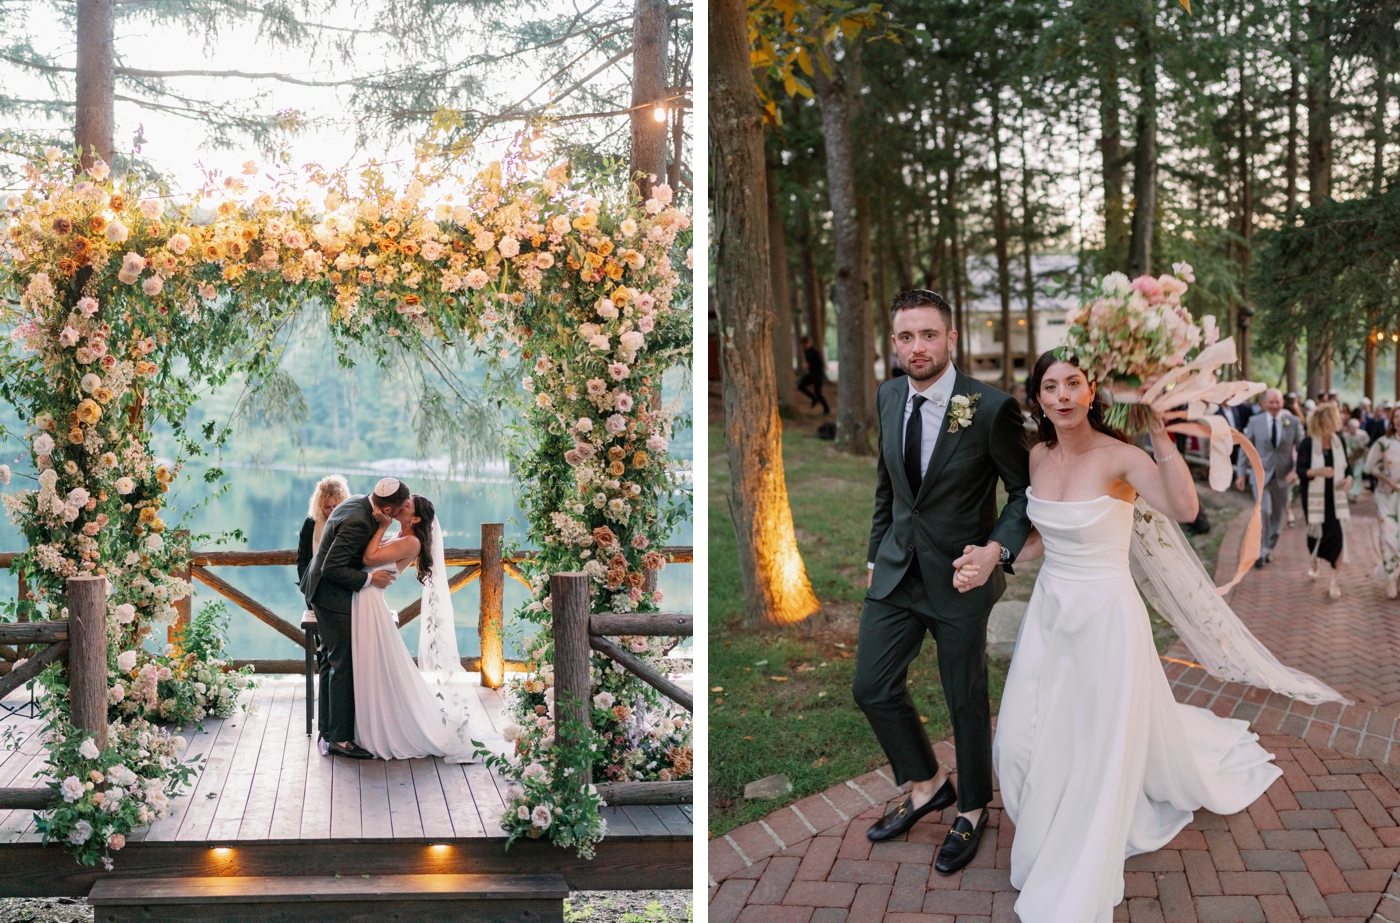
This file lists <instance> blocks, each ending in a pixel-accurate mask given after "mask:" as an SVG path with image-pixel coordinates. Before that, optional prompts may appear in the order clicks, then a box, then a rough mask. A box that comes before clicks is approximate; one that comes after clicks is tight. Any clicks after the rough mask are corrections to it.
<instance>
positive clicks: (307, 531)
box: [297, 474, 350, 583]
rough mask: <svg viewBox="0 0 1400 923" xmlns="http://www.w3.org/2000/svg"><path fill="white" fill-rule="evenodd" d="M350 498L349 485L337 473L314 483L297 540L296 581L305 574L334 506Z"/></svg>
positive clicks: (299, 580) (319, 543)
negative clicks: (309, 503) (304, 519)
mask: <svg viewBox="0 0 1400 923" xmlns="http://www.w3.org/2000/svg"><path fill="white" fill-rule="evenodd" d="M349 499H350V485H349V484H348V483H346V481H345V478H343V477H341V476H340V475H338V474H332V475H328V476H327V477H323V478H321V480H320V481H318V482H317V483H316V489H315V490H313V491H312V492H311V505H310V509H309V510H307V513H306V522H304V523H302V524H301V541H299V542H297V582H298V583H300V582H301V578H302V577H303V576H305V575H306V569H307V568H308V567H310V566H311V559H312V558H314V557H315V556H316V549H317V548H318V547H320V545H321V530H322V529H324V528H325V527H326V520H327V519H329V518H330V515H331V513H333V512H335V508H336V507H337V506H340V504H342V503H344V502H345V501H346V500H349Z"/></svg>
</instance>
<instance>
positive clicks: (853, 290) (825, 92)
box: [720, 48, 875, 455]
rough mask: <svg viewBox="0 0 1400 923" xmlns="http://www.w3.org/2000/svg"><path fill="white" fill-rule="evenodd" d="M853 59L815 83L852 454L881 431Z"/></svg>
mask: <svg viewBox="0 0 1400 923" xmlns="http://www.w3.org/2000/svg"><path fill="white" fill-rule="evenodd" d="M853 57H855V48H851V49H849V50H848V51H847V60H845V61H842V62H839V63H838V62H831V68H832V73H831V74H830V75H828V74H827V73H826V72H825V71H824V70H823V69H822V68H820V67H818V68H816V73H815V80H814V82H815V84H816V96H817V102H818V104H819V106H820V107H821V114H822V139H823V141H824V142H825V146H826V174H827V197H828V200H829V201H830V203H831V230H832V243H833V245H834V246H833V249H834V250H835V271H836V282H835V295H836V356H837V360H838V361H839V362H840V371H839V373H838V375H837V380H836V448H837V449H839V450H841V451H843V452H849V453H851V454H852V455H869V454H870V453H871V451H872V439H871V437H872V436H873V435H874V429H875V428H874V421H873V420H872V419H871V418H870V416H869V415H868V414H867V411H866V406H867V400H866V393H865V392H866V391H868V390H869V388H868V387H867V384H866V380H867V378H869V377H870V370H869V369H863V368H861V364H862V363H863V362H864V361H865V357H866V355H867V353H868V352H869V347H868V345H867V340H868V337H869V328H870V321H869V317H870V314H869V310H868V308H867V305H866V295H867V293H866V288H865V284H864V281H865V273H864V270H863V267H862V265H861V257H862V254H863V248H862V247H861V244H860V216H859V214H858V213H857V211H858V205H857V202H856V188H855V160H854V150H853V144H852V139H851V119H850V110H851V105H850V103H851V100H850V96H851V93H850V88H849V86H848V85H847V84H848V82H854V81H858V80H859V74H860V72H859V62H858V61H853V60H850V59H851V58H853ZM843 65H844V66H843ZM842 70H844V71H845V73H844V74H843V73H841V71H842ZM720 265H724V264H723V263H721V264H720Z"/></svg>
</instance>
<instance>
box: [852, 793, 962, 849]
mask: <svg viewBox="0 0 1400 923" xmlns="http://www.w3.org/2000/svg"><path fill="white" fill-rule="evenodd" d="M957 800H958V793H957V790H956V789H954V788H953V780H952V779H949V780H947V781H946V782H944V783H943V787H942V788H940V789H939V790H938V791H936V792H934V793H933V797H932V798H930V799H929V800H928V801H926V802H924V804H923V805H922V806H921V807H918V808H916V807H914V796H913V795H910V796H909V797H907V798H905V799H904V800H903V801H901V802H900V803H899V807H898V808H896V809H895V810H894V811H893V812H892V813H890V814H886V815H885V816H884V817H882V818H880V819H879V820H877V821H876V822H875V823H874V824H872V825H871V827H870V829H869V830H867V831H865V835H866V836H867V837H869V838H870V839H872V840H875V841H876V842H878V841H880V840H888V839H891V838H893V837H897V836H902V835H903V834H906V833H908V832H909V828H910V827H912V826H914V825H915V824H916V823H918V822H919V818H921V817H923V816H924V815H926V814H932V813H933V812H934V811H941V810H943V809H944V808H946V807H948V806H949V805H951V804H954V803H956V802H957Z"/></svg>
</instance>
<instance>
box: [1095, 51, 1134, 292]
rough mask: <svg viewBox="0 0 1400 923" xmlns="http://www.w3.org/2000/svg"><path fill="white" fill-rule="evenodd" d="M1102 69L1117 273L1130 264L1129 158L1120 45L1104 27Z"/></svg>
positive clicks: (1109, 258)
mask: <svg viewBox="0 0 1400 923" xmlns="http://www.w3.org/2000/svg"><path fill="white" fill-rule="evenodd" d="M1101 38H1102V40H1103V48H1104V62H1103V67H1102V69H1101V70H1100V71H1099V127H1100V135H1099V152H1100V153H1101V154H1102V156H1103V225H1104V268H1105V270H1114V269H1118V268H1119V267H1124V266H1126V264H1127V261H1128V221H1127V209H1126V208H1125V206H1124V203H1123V184H1124V182H1125V181H1126V179H1125V176H1124V174H1125V170H1124V169H1123V168H1124V166H1125V165H1126V163H1127V157H1125V156H1124V154H1123V123H1122V115H1121V113H1122V109H1123V101H1122V95H1121V90H1120V88H1119V85H1118V78H1119V74H1118V42H1117V39H1116V36H1115V35H1114V30H1113V29H1110V28H1104V29H1103V33H1102V36H1101Z"/></svg>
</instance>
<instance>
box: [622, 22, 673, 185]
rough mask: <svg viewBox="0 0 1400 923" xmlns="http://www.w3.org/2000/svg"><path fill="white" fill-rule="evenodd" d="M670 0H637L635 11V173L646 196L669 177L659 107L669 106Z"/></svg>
mask: <svg viewBox="0 0 1400 923" xmlns="http://www.w3.org/2000/svg"><path fill="white" fill-rule="evenodd" d="M667 12H668V11H667V6H666V0H636V5H635V6H634V7H633V11H632V115H631V122H632V163H631V167H632V175H633V176H634V177H637V174H639V173H640V174H642V175H641V176H640V177H637V187H638V189H639V190H640V191H641V194H642V198H643V199H646V198H649V197H650V195H651V187H652V184H653V182H654V181H653V180H652V179H651V177H656V178H657V180H656V181H659V180H660V179H661V178H663V177H665V176H666V142H667V140H668V138H667V135H668V134H669V132H668V131H667V122H666V120H665V119H662V120H661V121H657V119H656V116H655V114H654V113H655V110H656V108H657V107H658V106H661V107H665V106H666V19H667Z"/></svg>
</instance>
